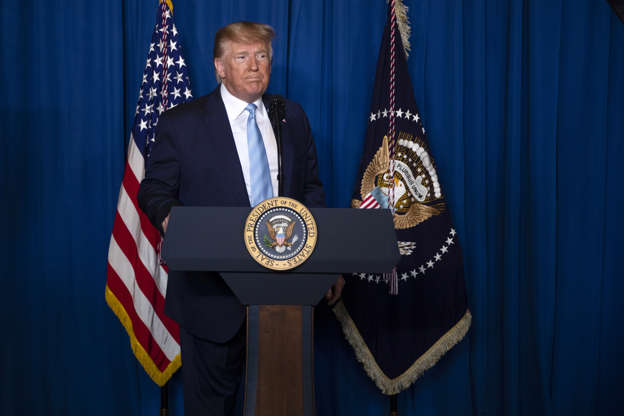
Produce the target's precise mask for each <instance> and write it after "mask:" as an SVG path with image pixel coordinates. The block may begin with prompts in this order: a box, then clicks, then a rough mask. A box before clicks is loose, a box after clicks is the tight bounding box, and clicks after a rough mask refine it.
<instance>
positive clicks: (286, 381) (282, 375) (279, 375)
mask: <svg viewBox="0 0 624 416" xmlns="http://www.w3.org/2000/svg"><path fill="white" fill-rule="evenodd" d="M313 311H314V308H313V307H312V306H300V305H295V306H292V305H262V306H259V305H250V306H248V307H247V361H246V376H245V404H244V411H243V415H244V416H290V415H301V416H315V414H316V410H315V403H314V359H313Z"/></svg>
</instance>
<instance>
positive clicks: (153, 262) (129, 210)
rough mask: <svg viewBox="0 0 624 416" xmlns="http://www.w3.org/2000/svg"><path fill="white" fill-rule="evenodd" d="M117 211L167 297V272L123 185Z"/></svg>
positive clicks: (161, 290) (141, 256)
mask: <svg viewBox="0 0 624 416" xmlns="http://www.w3.org/2000/svg"><path fill="white" fill-rule="evenodd" d="M117 212H118V213H119V216H120V217H121V219H122V221H123V222H124V224H126V227H127V228H128V231H130V234H131V235H132V238H133V239H134V245H135V246H136V248H137V252H138V253H139V258H140V259H141V262H142V263H143V265H144V266H145V268H146V269H147V270H148V271H149V273H150V275H151V276H152V277H153V279H154V283H156V286H157V287H158V291H159V292H160V294H161V295H162V296H163V297H165V294H166V293H167V272H165V271H164V270H163V268H162V266H161V265H160V261H159V260H158V257H157V255H156V251H155V250H154V247H153V246H152V243H150V241H149V240H148V239H147V237H145V235H144V234H143V232H142V230H141V218H140V217H139V213H138V212H137V210H136V207H135V206H134V204H133V203H132V200H131V199H130V196H129V195H128V193H127V192H126V189H125V188H124V187H123V186H122V187H121V191H119V204H118V205H117ZM154 269H156V270H154Z"/></svg>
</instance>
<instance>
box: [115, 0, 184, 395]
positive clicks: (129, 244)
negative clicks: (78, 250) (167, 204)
mask: <svg viewBox="0 0 624 416" xmlns="http://www.w3.org/2000/svg"><path fill="white" fill-rule="evenodd" d="M172 10H173V7H172V5H171V2H170V1H169V0H168V1H161V2H160V4H159V7H158V12H157V16H156V26H155V27H154V32H153V35H152V41H151V43H150V45H149V51H148V53H147V61H146V63H145V70H144V71H143V78H142V80H141V88H140V90H139V101H138V104H137V106H136V111H135V118H134V125H133V127H132V131H131V133H130V143H129V145H128V155H127V160H126V168H125V173H124V176H123V181H122V183H121V190H120V191H119V201H118V203H117V213H116V215H115V220H114V224H113V233H112V236H111V240H110V246H109V249H108V268H107V276H106V290H105V297H106V302H107V303H108V305H109V306H110V308H111V309H112V310H113V312H114V313H115V314H116V315H117V317H118V318H119V320H120V321H121V323H122V325H123V326H124V327H125V328H126V331H127V333H128V336H129V337H130V345H131V348H132V351H133V352H134V355H135V356H136V358H137V360H139V362H140V363H141V364H142V365H143V368H144V369H145V371H146V372H147V374H148V375H149V376H150V377H151V378H152V380H154V382H155V383H156V384H158V385H159V386H163V385H164V384H165V383H166V382H167V380H169V378H170V377H171V376H172V374H173V373H174V372H175V371H176V370H177V369H178V368H180V365H181V358H180V335H179V330H178V326H177V324H176V323H175V322H174V321H173V320H171V319H170V318H169V317H167V316H166V315H165V313H164V306H165V293H166V291H167V267H166V265H164V264H161V262H160V245H161V236H160V233H159V232H158V230H157V229H156V228H155V227H154V226H153V225H152V224H151V223H150V221H149V220H148V218H147V216H146V215H145V214H144V213H143V212H142V211H141V210H140V209H139V205H138V202H137V194H138V192H139V184H140V183H141V180H142V179H143V177H144V176H145V167H144V166H145V161H146V159H147V158H149V155H150V150H151V147H152V144H153V143H154V129H155V127H156V124H157V123H158V118H159V117H160V115H161V114H162V113H163V112H164V111H165V110H167V109H169V108H172V107H175V106H176V105H178V104H180V103H183V102H186V101H189V100H190V99H191V98H192V95H191V89H190V83H189V77H188V68H187V66H186V62H185V61H184V58H183V56H182V47H181V45H180V38H179V33H178V29H177V28H176V26H175V24H174V22H173V14H172Z"/></svg>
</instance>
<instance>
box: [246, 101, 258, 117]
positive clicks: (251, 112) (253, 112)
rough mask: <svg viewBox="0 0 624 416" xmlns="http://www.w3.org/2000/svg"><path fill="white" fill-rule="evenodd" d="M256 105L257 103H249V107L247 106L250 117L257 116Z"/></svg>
mask: <svg viewBox="0 0 624 416" xmlns="http://www.w3.org/2000/svg"><path fill="white" fill-rule="evenodd" d="M256 108H257V107H256V105H255V104H253V103H252V104H247V107H245V110H247V111H249V117H250V118H255V117H256Z"/></svg>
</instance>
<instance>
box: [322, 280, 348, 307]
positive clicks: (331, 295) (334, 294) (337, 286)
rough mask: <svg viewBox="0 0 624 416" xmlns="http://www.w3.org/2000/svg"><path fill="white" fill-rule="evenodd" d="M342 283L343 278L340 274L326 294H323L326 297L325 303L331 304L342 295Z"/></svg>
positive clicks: (343, 282) (343, 281) (343, 283)
mask: <svg viewBox="0 0 624 416" xmlns="http://www.w3.org/2000/svg"><path fill="white" fill-rule="evenodd" d="M344 285H345V280H344V278H343V277H342V276H338V279H337V280H336V283H334V284H333V285H332V287H331V288H330V289H329V290H328V291H327V294H326V295H325V299H327V303H328V304H329V306H332V305H333V304H334V303H336V302H337V301H338V299H340V296H341V295H342V288H343V287H344Z"/></svg>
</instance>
